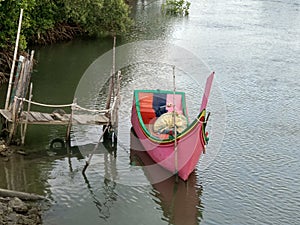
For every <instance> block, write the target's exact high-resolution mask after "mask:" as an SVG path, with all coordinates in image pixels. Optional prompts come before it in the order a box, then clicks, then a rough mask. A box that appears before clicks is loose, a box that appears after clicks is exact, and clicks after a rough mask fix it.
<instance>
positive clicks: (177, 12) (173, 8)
mask: <svg viewBox="0 0 300 225" xmlns="http://www.w3.org/2000/svg"><path fill="white" fill-rule="evenodd" d="M190 5H191V3H190V2H188V1H186V0H167V1H166V3H164V4H162V11H163V12H165V13H166V14H169V15H174V16H187V15H188V14H189V8H190Z"/></svg>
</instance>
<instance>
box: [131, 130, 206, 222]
mask: <svg viewBox="0 0 300 225" xmlns="http://www.w3.org/2000/svg"><path fill="white" fill-rule="evenodd" d="M130 163H131V165H133V166H135V165H136V166H142V168H143V170H144V173H145V175H146V176H147V179H148V180H149V182H150V183H151V184H152V186H153V188H154V191H153V193H151V194H152V195H153V196H154V201H155V202H156V203H157V204H159V205H160V207H161V209H162V210H163V215H164V218H163V220H166V221H167V222H168V224H175V225H181V224H184V225H192V224H199V223H200V222H201V220H202V210H203V206H202V205H201V200H200V197H201V194H202V187H201V186H200V185H199V184H197V176H196V174H195V172H193V173H192V174H191V175H190V177H189V179H188V180H187V181H183V180H182V179H179V178H176V177H175V176H172V174H171V173H170V172H168V171H166V170H165V169H164V168H162V167H160V166H159V165H158V164H156V163H155V162H154V161H153V160H152V159H151V157H150V156H149V155H148V154H147V152H146V151H145V149H144V148H143V146H142V144H141V143H140V142H139V140H138V138H137V137H136V136H135V133H134V131H133V129H131V131H130ZM155 164H156V165H157V166H155ZM163 178H165V179H163ZM157 199H159V201H157Z"/></svg>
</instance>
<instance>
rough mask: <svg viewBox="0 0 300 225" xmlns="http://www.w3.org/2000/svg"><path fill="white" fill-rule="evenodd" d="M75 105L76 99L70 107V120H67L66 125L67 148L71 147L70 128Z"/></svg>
mask: <svg viewBox="0 0 300 225" xmlns="http://www.w3.org/2000/svg"><path fill="white" fill-rule="evenodd" d="M76 103H77V99H76V98H74V99H73V104H72V106H71V115H70V119H69V124H68V128H67V134H66V142H67V143H68V146H70V145H71V138H70V136H71V128H72V121H73V115H74V110H75V104H76Z"/></svg>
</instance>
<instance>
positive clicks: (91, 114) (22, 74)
mask: <svg viewBox="0 0 300 225" xmlns="http://www.w3.org/2000/svg"><path fill="white" fill-rule="evenodd" d="M33 54H34V52H32V53H31V55H30V56H27V57H24V56H20V58H19V61H18V67H17V71H16V74H15V76H14V85H13V87H12V88H11V89H12V90H11V93H7V95H8V96H9V97H8V99H9V100H10V101H9V103H8V104H7V107H6V108H5V109H0V115H1V121H2V130H4V129H5V130H6V131H8V133H9V135H8V139H7V143H8V144H10V143H11V141H12V139H13V138H14V136H15V135H16V133H17V129H18V127H19V125H20V127H21V143H22V144H24V142H25V135H26V130H27V125H34V124H37V125H67V126H68V128H67V135H66V140H67V141H69V139H70V132H71V126H72V125H103V126H105V127H106V126H108V127H109V128H110V129H106V131H107V132H113V130H114V129H115V128H116V126H117V114H118V107H119V101H120V96H119V94H120V93H119V90H120V80H121V73H120V72H118V74H114V73H112V74H111V77H110V80H111V82H110V90H109V95H108V97H107V101H106V109H102V110H98V109H87V108H84V107H81V106H79V105H78V104H77V103H76V99H74V100H73V103H71V104H65V105H50V104H45V103H39V102H35V101H32V97H33V95H32V89H33V84H32V83H30V85H29V81H30V77H31V72H32V64H33ZM115 82H116V84H115ZM29 86H30V87H29ZM28 89H29V94H28ZM10 95H11V96H12V97H10ZM26 96H27V97H28V98H26ZM31 105H37V106H42V107H45V108H48V109H49V108H56V109H57V108H60V110H54V111H53V112H52V113H46V112H37V111H31V110H30V109H31ZM61 108H70V109H71V113H70V114H67V113H65V112H64V110H61ZM48 111H49V110H48Z"/></svg>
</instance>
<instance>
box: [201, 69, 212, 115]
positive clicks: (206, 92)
mask: <svg viewBox="0 0 300 225" xmlns="http://www.w3.org/2000/svg"><path fill="white" fill-rule="evenodd" d="M214 76H215V72H212V73H211V74H210V75H209V77H208V78H207V79H206V85H205V90H204V94H203V97H202V103H201V107H200V112H202V110H203V109H205V108H206V105H207V102H208V98H209V94H210V90H211V86H212V82H213V79H214Z"/></svg>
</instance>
